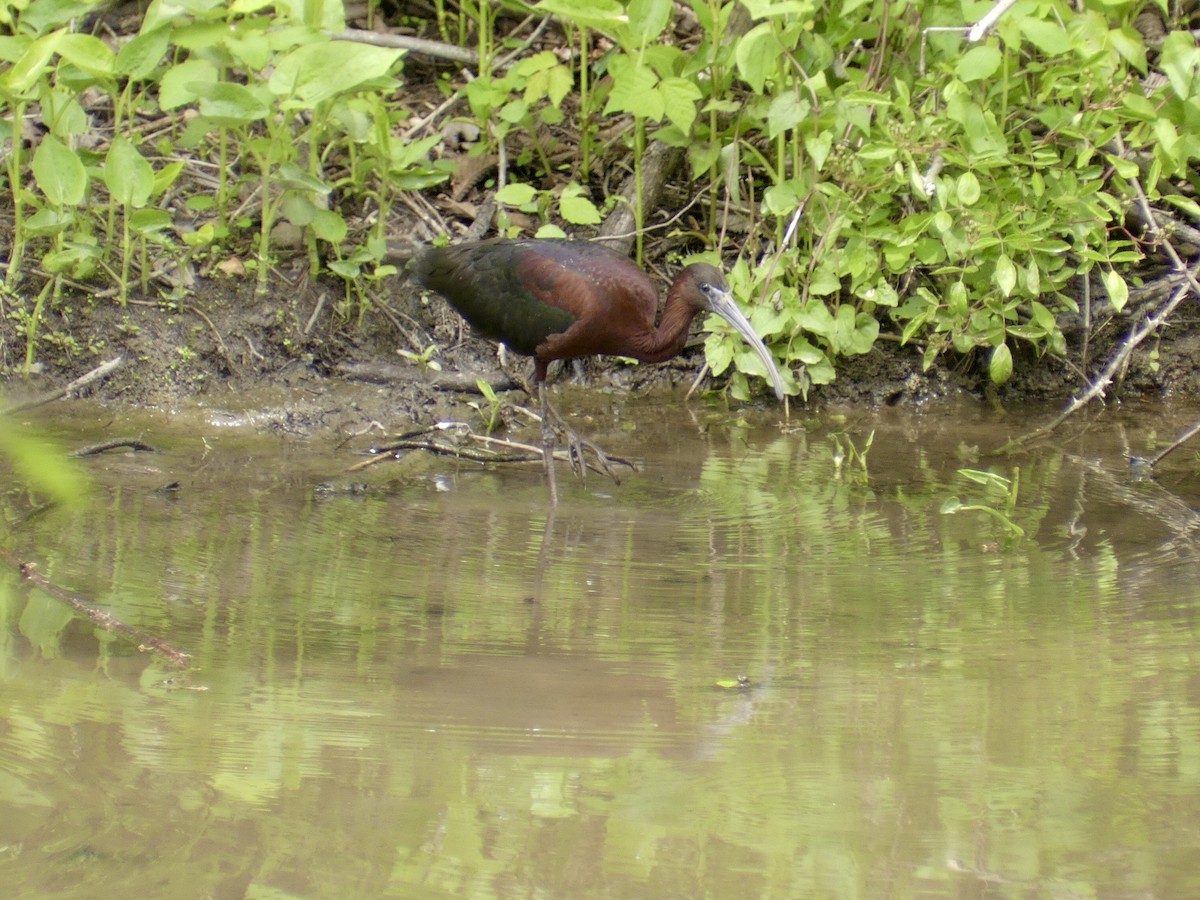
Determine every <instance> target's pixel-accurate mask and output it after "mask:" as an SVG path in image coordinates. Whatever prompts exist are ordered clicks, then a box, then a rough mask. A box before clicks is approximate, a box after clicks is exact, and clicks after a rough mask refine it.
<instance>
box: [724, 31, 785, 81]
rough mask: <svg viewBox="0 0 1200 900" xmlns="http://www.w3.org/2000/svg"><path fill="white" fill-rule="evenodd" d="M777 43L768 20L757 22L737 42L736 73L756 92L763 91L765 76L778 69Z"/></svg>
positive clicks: (735, 51)
mask: <svg viewBox="0 0 1200 900" xmlns="http://www.w3.org/2000/svg"><path fill="white" fill-rule="evenodd" d="M778 52H779V44H778V41H777V40H776V38H775V34H774V32H773V30H772V28H771V23H770V22H759V23H758V24H757V25H755V26H754V27H753V28H751V29H750V30H749V31H747V32H746V33H745V34H744V35H743V36H742V38H741V39H740V40H739V41H738V42H737V47H736V48H735V50H734V59H735V60H736V62H737V70H738V74H739V75H741V76H742V80H743V81H745V82H746V84H748V85H749V86H750V90H752V91H753V92H754V93H756V94H761V93H762V92H763V85H765V84H766V82H767V76H768V75H770V74H773V73H775V72H777V71H778V65H779V60H778Z"/></svg>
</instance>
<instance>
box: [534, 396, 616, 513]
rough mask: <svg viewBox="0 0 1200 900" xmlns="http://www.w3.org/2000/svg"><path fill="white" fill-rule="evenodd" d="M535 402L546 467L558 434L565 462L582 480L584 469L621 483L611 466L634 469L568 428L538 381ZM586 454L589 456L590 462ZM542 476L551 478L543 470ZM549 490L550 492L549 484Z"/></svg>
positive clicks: (549, 461)
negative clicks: (538, 410) (540, 408)
mask: <svg viewBox="0 0 1200 900" xmlns="http://www.w3.org/2000/svg"><path fill="white" fill-rule="evenodd" d="M538 399H539V400H540V402H541V407H542V446H543V452H544V453H546V459H547V461H546V465H547V467H549V466H550V465H551V464H552V463H551V461H552V459H553V449H554V445H555V443H556V440H555V439H556V437H557V435H559V434H561V435H562V438H563V443H564V444H566V451H567V461H568V462H569V463H570V464H571V471H572V472H574V473H575V474H576V475H578V476H579V477H580V479H581V480H586V476H587V470H588V466H591V467H592V468H593V469H595V470H596V471H597V472H603V473H604V474H605V475H607V476H608V477H609V478H611V479H612V480H613V481H615V482H616V483H617V484H620V483H621V479H620V478H619V477H618V476H617V473H616V470H615V469H614V468H613V464H614V463H620V464H621V465H625V466H629V468H631V469H636V468H637V467H636V466H635V465H634V464H633V463H631V462H630V461H629V460H627V459H622V458H621V457H619V456H610V455H609V454H607V453H605V452H604V451H603V450H601V449H600V448H599V447H597V446H596V445H595V444H593V443H592V442H591V441H589V440H586V439H584V438H582V437H580V436H579V434H578V433H577V432H576V431H575V430H574V429H572V428H571V426H569V425H568V424H567V423H566V422H565V421H563V417H562V416H560V415H559V414H558V411H557V410H556V409H555V408H554V407H553V406H552V405H551V404H550V401H549V400H548V399H547V398H546V384H545V382H543V381H539V382H538ZM588 454H591V459H590V460H589V458H588ZM546 477H547V478H548V479H549V478H552V475H551V472H550V470H549V468H547V472H546ZM551 490H552V491H553V485H552V487H551Z"/></svg>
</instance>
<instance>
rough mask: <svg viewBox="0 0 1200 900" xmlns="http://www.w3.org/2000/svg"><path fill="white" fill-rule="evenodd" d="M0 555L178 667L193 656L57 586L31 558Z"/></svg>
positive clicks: (104, 625)
mask: <svg viewBox="0 0 1200 900" xmlns="http://www.w3.org/2000/svg"><path fill="white" fill-rule="evenodd" d="M0 559H2V560H4V562H6V563H8V564H9V565H10V566H12V567H13V568H14V569H15V570H16V571H17V573H18V574H20V576H21V577H22V578H24V579H25V580H26V581H28V582H29V583H31V584H33V585H34V586H35V587H38V588H41V589H42V590H43V591H45V592H46V593H47V594H49V595H50V596H51V597H53V598H54V599H55V600H61V601H62V602H63V603H65V604H67V606H69V607H71V608H72V609H73V610H75V611H76V612H80V613H83V614H84V615H85V616H87V617H88V618H89V619H91V620H92V621H93V622H95V623H96V624H97V625H99V626H100V627H101V628H105V629H107V630H109V631H115V632H117V633H118V634H123V635H125V636H126V637H128V638H131V639H133V640H135V641H137V643H138V649H139V650H153V651H154V652H156V653H159V654H161V655H162V656H164V657H165V658H166V659H167V660H168V661H170V662H172V663H174V664H175V665H177V666H179V667H180V668H181V669H186V668H187V667H188V666H189V665H191V661H192V657H191V656H190V655H189V654H187V653H183V652H181V651H179V650H176V649H175V648H174V647H172V646H170V645H169V644H166V643H164V642H163V641H160V640H159V639H158V638H156V637H151V636H150V635H148V634H146V633H145V632H144V631H138V630H137V629H136V628H134V627H133V626H131V625H126V624H125V623H124V622H122V621H121V620H120V619H118V618H117V617H116V616H114V615H113V614H112V613H106V612H105V611H104V610H102V609H97V608H96V607H94V606H92V605H91V604H89V603H87V602H86V601H85V600H84V599H83V598H82V597H80V596H79V595H78V594H75V593H72V592H71V591H68V590H67V589H66V588H63V587H59V586H58V585H57V584H54V583H53V582H51V581H49V580H48V579H47V578H46V576H44V575H43V574H42V573H41V572H39V571H38V570H37V566H36V565H35V564H34V563H31V562H23V561H21V560H19V559H17V558H16V557H15V556H13V555H12V553H10V552H9V551H7V550H0Z"/></svg>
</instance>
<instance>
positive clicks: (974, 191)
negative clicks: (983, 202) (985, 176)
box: [958, 172, 983, 206]
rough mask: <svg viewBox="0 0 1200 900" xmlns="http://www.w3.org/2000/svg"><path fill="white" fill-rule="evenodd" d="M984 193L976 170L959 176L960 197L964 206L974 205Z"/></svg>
mask: <svg viewBox="0 0 1200 900" xmlns="http://www.w3.org/2000/svg"><path fill="white" fill-rule="evenodd" d="M982 193H983V192H982V191H981V190H980V188H979V179H978V178H976V177H975V173H974V172H963V173H962V174H961V175H959V176H958V199H959V201H960V202H961V203H962V205H963V206H974V205H975V204H976V203H977V202H979V198H980V196H981V195H982Z"/></svg>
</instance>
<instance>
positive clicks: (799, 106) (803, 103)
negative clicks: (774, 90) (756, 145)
mask: <svg viewBox="0 0 1200 900" xmlns="http://www.w3.org/2000/svg"><path fill="white" fill-rule="evenodd" d="M811 110H812V104H810V103H809V102H808V101H807V100H805V99H803V98H801V97H798V96H796V94H795V93H794V92H793V91H785V92H783V93H782V94H779V95H778V96H776V97H775V99H774V100H772V101H771V106H770V108H768V110H767V136H768V137H772V138H773V137H775V136H776V135H779V134H782V133H783V132H785V131H787V130H789V129H791V128H795V127H796V126H797V125H799V124H800V123H801V122H803V121H804V120H805V119H806V118H808V114H809V112H811ZM819 167H820V164H818V168H819Z"/></svg>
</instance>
